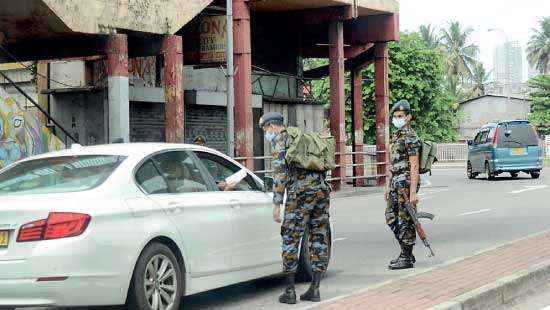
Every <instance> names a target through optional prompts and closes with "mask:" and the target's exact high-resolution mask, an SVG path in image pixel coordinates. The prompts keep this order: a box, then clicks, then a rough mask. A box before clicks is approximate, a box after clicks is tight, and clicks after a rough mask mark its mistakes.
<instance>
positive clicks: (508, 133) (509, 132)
mask: <svg viewBox="0 0 550 310" xmlns="http://www.w3.org/2000/svg"><path fill="white" fill-rule="evenodd" d="M511 134H512V130H510V129H508V130H506V132H505V133H504V135H505V136H506V137H509V136H510V135H511Z"/></svg>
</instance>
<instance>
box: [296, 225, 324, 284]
mask: <svg viewBox="0 0 550 310" xmlns="http://www.w3.org/2000/svg"><path fill="white" fill-rule="evenodd" d="M309 249H310V240H309V228H308V227H306V229H305V231H304V237H303V238H302V242H301V244H300V260H299V261H298V272H297V273H296V280H297V281H298V282H310V281H311V279H312V278H313V270H312V269H311V255H310V254H309V253H310V252H309ZM331 253H332V235H331V231H330V227H329V228H328V260H329V262H330V256H331ZM324 276H325V275H323V277H324Z"/></svg>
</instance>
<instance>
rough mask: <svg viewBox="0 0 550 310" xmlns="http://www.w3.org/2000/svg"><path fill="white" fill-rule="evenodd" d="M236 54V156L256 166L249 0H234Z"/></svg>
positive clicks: (247, 164)
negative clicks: (254, 158) (254, 156)
mask: <svg viewBox="0 0 550 310" xmlns="http://www.w3.org/2000/svg"><path fill="white" fill-rule="evenodd" d="M233 21H234V27H233V28H234V34H233V38H234V52H233V53H234V55H235V60H234V64H235V70H236V75H235V156H236V157H245V158H246V161H245V162H244V164H245V166H246V167H247V168H249V169H251V170H253V169H254V160H253V159H252V157H253V155H254V154H253V147H252V146H253V129H252V126H253V124H252V56H251V55H252V48H251V36H250V7H249V6H248V0H233Z"/></svg>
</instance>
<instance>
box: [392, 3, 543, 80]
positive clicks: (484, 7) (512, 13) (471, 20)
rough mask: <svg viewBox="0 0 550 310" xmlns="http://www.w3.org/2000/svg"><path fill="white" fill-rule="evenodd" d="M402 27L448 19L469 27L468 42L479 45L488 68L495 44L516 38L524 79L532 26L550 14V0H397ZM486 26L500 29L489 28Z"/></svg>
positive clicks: (415, 27)
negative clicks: (470, 34)
mask: <svg viewBox="0 0 550 310" xmlns="http://www.w3.org/2000/svg"><path fill="white" fill-rule="evenodd" d="M398 1H399V6H400V8H399V11H400V13H399V14H400V15H399V19H400V27H401V30H402V31H416V30H418V27H419V26H420V25H427V24H432V25H434V26H437V27H438V28H440V27H446V26H447V23H448V21H449V20H456V21H459V22H460V24H461V26H463V27H464V28H466V27H471V28H472V29H473V30H474V31H473V33H472V37H471V38H472V40H471V43H474V44H476V45H477V46H479V49H480V55H479V59H480V60H481V61H482V62H483V64H484V65H485V67H486V68H487V70H488V71H490V70H492V68H493V53H494V49H495V47H496V46H498V45H500V44H502V43H504V42H505V41H506V39H508V40H510V41H519V42H520V44H521V46H522V52H523V58H524V59H523V79H524V80H526V79H527V60H526V59H525V48H526V46H527V42H528V41H529V38H530V37H531V33H532V32H531V28H535V27H537V28H538V21H539V20H540V19H541V18H542V17H543V16H549V15H550V0H398ZM489 28H498V29H501V30H502V31H500V30H496V31H492V32H488V31H487V29H489Z"/></svg>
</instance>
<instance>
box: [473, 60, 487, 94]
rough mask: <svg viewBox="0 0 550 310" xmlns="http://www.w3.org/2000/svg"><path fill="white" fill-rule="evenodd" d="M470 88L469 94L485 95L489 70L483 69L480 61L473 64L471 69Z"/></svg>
mask: <svg viewBox="0 0 550 310" xmlns="http://www.w3.org/2000/svg"><path fill="white" fill-rule="evenodd" d="M472 74H473V79H472V89H471V91H470V96H473V97H477V96H482V95H485V84H486V83H487V81H488V80H489V76H490V72H487V70H485V67H484V66H483V64H482V63H481V62H478V63H476V64H475V66H474V68H473V70H472Z"/></svg>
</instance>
